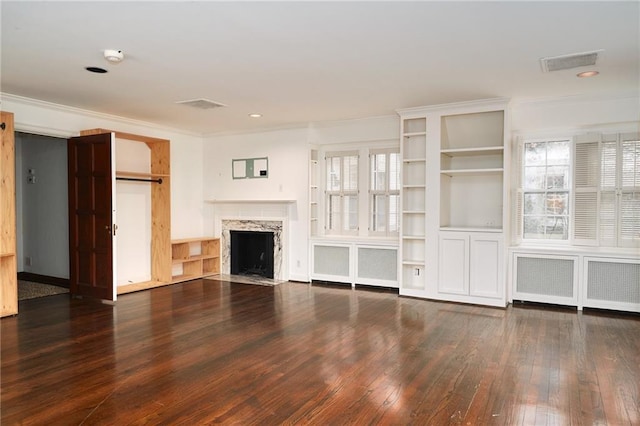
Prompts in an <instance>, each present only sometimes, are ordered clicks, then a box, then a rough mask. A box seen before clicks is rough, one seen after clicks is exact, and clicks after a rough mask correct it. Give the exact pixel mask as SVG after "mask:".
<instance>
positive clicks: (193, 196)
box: [0, 94, 204, 279]
mask: <svg viewBox="0 0 640 426" xmlns="http://www.w3.org/2000/svg"><path fill="white" fill-rule="evenodd" d="M0 108H1V109H2V110H3V111H9V112H13V113H14V114H15V127H16V130H17V131H20V132H25V133H34V134H41V135H49V136H57V137H61V138H65V139H66V138H68V137H71V136H77V135H78V134H79V132H80V131H81V130H84V129H92V128H105V129H111V130H116V131H120V132H127V133H133V134H138V135H144V136H151V137H157V138H162V139H169V140H170V141H171V237H172V238H174V239H176V238H186V237H197V236H202V235H204V234H203V232H204V231H203V200H202V194H203V179H202V167H203V163H202V137H200V136H199V135H195V134H189V133H187V132H181V131H178V130H175V129H168V128H159V127H158V126H155V125H152V124H149V123H143V122H139V121H134V120H129V119H126V118H121V117H116V116H108V115H104V114H97V113H93V112H90V111H84V110H80V109H77V108H71V107H66V106H62V105H56V104H50V103H47V102H41V101H37V100H32V99H27V98H21V97H17V96H12V95H6V94H3V95H2V103H1V104H0ZM65 162H66V159H65ZM65 180H66V176H65ZM65 203H66V197H65ZM117 213H118V214H119V215H120V216H119V217H123V218H124V216H122V214H126V212H121V211H118V212H117ZM129 232H130V233H131V235H128V238H131V239H139V240H144V238H145V232H146V231H145V230H143V229H136V228H132V229H131V230H130V231H129ZM65 251H66V250H65ZM21 257H23V256H21ZM122 262H125V263H124V264H122ZM126 262H129V263H135V258H127V257H126V256H125V257H124V260H119V267H121V268H124V270H126V269H127V268H129V267H130V266H131V265H127V263H126ZM132 267H134V268H135V266H132ZM123 279H124V278H123Z"/></svg>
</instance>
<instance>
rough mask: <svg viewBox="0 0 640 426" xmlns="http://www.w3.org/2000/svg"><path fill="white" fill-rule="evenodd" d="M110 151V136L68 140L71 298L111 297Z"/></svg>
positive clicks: (112, 176)
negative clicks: (72, 296) (74, 296)
mask: <svg viewBox="0 0 640 426" xmlns="http://www.w3.org/2000/svg"><path fill="white" fill-rule="evenodd" d="M113 149H114V140H113V135H112V134H111V133H105V134H99V135H91V136H80V137H76V138H71V139H69V140H68V165H69V279H70V283H69V288H70V291H71V294H72V295H78V296H89V297H95V298H99V299H105V300H115V299H116V293H115V291H114V290H115V288H116V287H115V285H114V247H115V244H114V237H115V232H114V229H113V228H114V219H115V218H114V208H113V200H114V199H115V197H113V190H114V188H115V185H114V180H115V173H114V171H113V166H112V164H113V163H112V158H113Z"/></svg>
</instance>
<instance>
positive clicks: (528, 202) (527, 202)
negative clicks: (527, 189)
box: [524, 194, 545, 215]
mask: <svg viewBox="0 0 640 426" xmlns="http://www.w3.org/2000/svg"><path fill="white" fill-rule="evenodd" d="M544 197H545V195H544V194H524V214H525V215H532V214H536V215H541V214H544V212H545V207H544Z"/></svg>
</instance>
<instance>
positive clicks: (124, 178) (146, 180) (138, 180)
mask: <svg viewBox="0 0 640 426" xmlns="http://www.w3.org/2000/svg"><path fill="white" fill-rule="evenodd" d="M116 180H130V181H134V182H155V183H160V184H161V183H162V178H160V179H139V178H129V177H116Z"/></svg>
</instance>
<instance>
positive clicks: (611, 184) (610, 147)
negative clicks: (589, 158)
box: [600, 142, 617, 188]
mask: <svg viewBox="0 0 640 426" xmlns="http://www.w3.org/2000/svg"><path fill="white" fill-rule="evenodd" d="M616 151H617V144H616V142H606V143H603V144H602V162H601V164H600V167H601V173H600V186H601V187H602V188H615V186H616Z"/></svg>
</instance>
